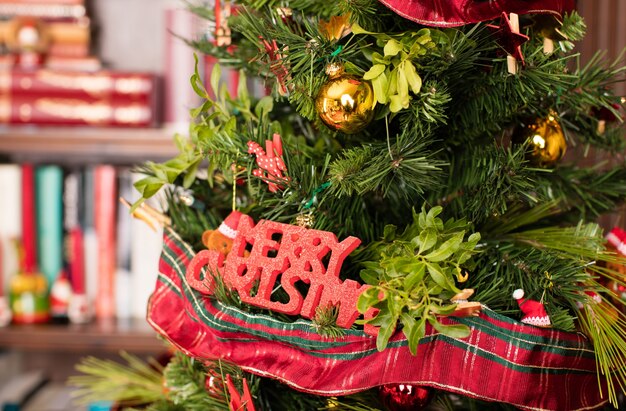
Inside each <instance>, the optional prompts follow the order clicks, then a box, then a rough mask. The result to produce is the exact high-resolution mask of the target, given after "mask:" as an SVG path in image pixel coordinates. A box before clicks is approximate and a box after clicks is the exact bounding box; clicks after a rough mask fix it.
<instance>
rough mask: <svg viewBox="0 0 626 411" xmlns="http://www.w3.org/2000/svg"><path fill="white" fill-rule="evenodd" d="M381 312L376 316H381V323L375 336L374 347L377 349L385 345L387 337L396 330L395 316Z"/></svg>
mask: <svg viewBox="0 0 626 411" xmlns="http://www.w3.org/2000/svg"><path fill="white" fill-rule="evenodd" d="M381 314H382V312H381V313H379V314H378V315H377V316H376V317H377V318H378V317H381V321H382V323H381V325H380V328H379V330H378V336H377V337H376V348H377V349H378V351H382V350H384V349H385V347H387V343H388V342H389V339H390V338H391V336H392V335H393V333H394V331H396V324H397V322H398V319H397V317H392V316H391V315H389V314H388V315H383V316H381Z"/></svg>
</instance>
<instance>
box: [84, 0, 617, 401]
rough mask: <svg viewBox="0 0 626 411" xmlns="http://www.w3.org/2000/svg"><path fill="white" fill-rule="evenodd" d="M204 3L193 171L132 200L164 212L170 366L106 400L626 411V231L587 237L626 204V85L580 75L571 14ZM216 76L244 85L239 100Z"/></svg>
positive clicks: (581, 27)
mask: <svg viewBox="0 0 626 411" xmlns="http://www.w3.org/2000/svg"><path fill="white" fill-rule="evenodd" d="M189 7H190V8H191V9H192V10H193V11H194V12H195V13H196V14H197V15H199V16H201V17H203V18H205V19H207V20H208V21H210V22H211V24H212V26H211V27H212V28H213V29H212V30H211V33H210V36H206V37H202V36H201V37H199V38H197V39H189V42H190V44H191V45H192V46H193V47H195V48H196V49H197V50H198V53H199V56H202V55H210V56H214V57H215V58H217V59H218V60H219V63H220V64H219V65H217V66H216V67H215V69H214V70H213V71H212V73H211V75H210V78H207V79H204V78H202V76H201V75H200V74H199V73H198V72H196V73H195V74H193V76H192V77H191V86H192V87H193V88H194V90H195V91H196V92H197V94H198V95H200V96H201V97H202V98H203V99H204V103H203V104H202V105H201V106H200V107H197V108H195V109H193V110H192V111H191V119H192V120H191V124H190V128H189V135H188V136H177V144H178V147H179V149H180V154H179V155H178V156H177V157H176V158H174V159H171V160H169V161H167V162H164V163H148V164H145V165H143V166H142V167H141V169H142V171H143V172H144V173H146V174H147V177H146V178H144V179H143V180H141V181H139V182H138V183H137V184H136V187H137V189H138V190H139V191H140V192H141V194H142V196H143V198H149V197H151V196H152V195H154V194H155V193H156V192H158V191H160V190H165V192H166V193H167V198H168V203H169V204H168V206H169V208H168V210H167V214H168V215H167V217H168V218H169V219H167V221H168V225H167V226H166V230H165V232H166V235H165V238H164V250H163V256H162V259H161V266H160V273H159V278H158V281H157V285H156V289H155V292H154V294H153V296H152V298H151V302H150V305H149V307H148V320H149V322H150V323H151V324H152V325H153V326H154V327H155V329H156V330H157V331H158V332H159V333H160V334H161V335H162V336H163V337H164V338H165V340H167V341H169V342H170V343H171V344H172V346H173V347H174V354H173V356H172V358H171V359H170V361H169V362H168V363H167V365H166V366H165V368H164V369H162V370H161V371H155V372H148V371H147V370H146V369H144V368H142V366H141V365H138V364H137V363H136V362H135V360H134V359H131V360H130V362H131V363H130V364H129V366H128V368H124V367H121V368H119V369H118V368H115V369H112V368H109V371H110V373H109V374H108V375H111V374H114V373H116V372H117V373H123V372H131V373H132V372H135V374H136V375H138V376H141V378H139V379H138V380H137V383H136V384H135V386H134V387H130V388H129V389H128V390H127V391H125V392H124V393H123V394H120V393H119V392H118V393H117V394H116V396H114V398H115V399H119V400H125V401H127V403H129V402H130V403H133V402H134V403H141V402H144V403H145V402H148V403H149V405H148V409H150V410H200V409H202V410H206V409H211V410H213V409H216V410H217V409H224V410H322V409H328V410H417V409H492V408H493V409H512V408H514V407H517V408H521V409H529V410H530V409H532V410H539V409H542V410H543V409H546V410H548V409H549V410H565V409H567V410H574V409H585V410H590V409H598V408H601V407H604V406H607V405H609V404H611V405H613V406H617V404H618V399H619V398H620V396H621V395H622V393H623V392H624V390H625V388H626V385H625V384H626V368H625V366H624V364H625V360H626V338H625V337H626V318H625V316H624V307H623V305H624V304H623V303H624V300H623V299H622V298H621V294H620V293H621V290H623V289H624V286H626V283H625V281H626V278H625V277H624V276H623V268H622V267H623V264H624V260H623V257H621V250H620V247H621V248H622V249H623V247H622V245H623V243H622V241H626V236H625V235H623V234H624V233H623V232H622V231H621V230H620V229H619V228H614V229H611V228H605V229H603V228H601V227H600V226H599V225H598V224H597V223H596V221H597V220H598V218H599V217H600V216H601V215H603V214H605V213H609V212H611V211H612V210H615V209H616V208H617V207H618V206H619V205H621V204H622V203H623V201H624V199H625V198H626V164H624V163H623V161H621V160H620V159H619V156H618V154H619V153H620V152H621V151H622V150H623V149H624V138H623V128H622V127H621V126H622V124H621V123H622V117H623V113H622V105H623V103H624V102H623V100H622V99H620V97H619V96H615V95H614V94H613V93H612V91H611V85H612V84H613V83H615V82H616V81H618V80H619V78H620V75H621V73H622V72H623V71H624V68H623V67H622V66H620V62H619V61H616V62H607V61H605V60H604V59H603V58H602V55H601V54H598V56H596V57H594V58H593V59H591V60H590V61H589V62H588V63H587V64H585V65H581V63H580V61H579V56H578V55H577V54H576V51H575V49H574V42H575V41H578V40H580V39H581V38H583V36H584V34H585V24H584V21H583V20H582V18H581V17H580V16H579V15H578V14H577V13H576V11H575V10H574V9H573V1H569V0H551V1H536V0H529V1H525V2H517V1H498V2H495V1H494V2H492V1H489V2H486V1H478V0H476V1H470V2H466V1H398V0H380V1H378V0H339V1H336V2H327V1H319V0H293V1H285V0H280V1H275V0H242V1H236V2H232V4H231V2H222V4H220V2H219V1H217V0H216V1H215V5H214V6H211V7H207V6H202V5H198V4H189ZM220 67H228V68H230V69H234V70H240V71H239V85H238V88H237V92H236V93H229V92H228V87H227V85H226V84H224V82H223V81H222V80H221V78H222V74H221V68H220ZM252 78H257V79H260V80H257V83H254V82H253V80H252ZM258 81H260V82H261V84H263V85H264V86H265V87H266V89H267V95H260V96H259V95H253V93H250V92H249V91H248V85H251V84H259V83H258ZM589 151H595V152H601V153H602V154H603V156H605V157H606V158H607V160H612V161H607V162H606V163H603V164H591V162H590V161H589V160H588V159H586V158H585V156H586V154H587V153H588V152H589ZM133 210H134V212H135V213H146V212H152V210H149V209H147V208H146V207H145V206H144V204H142V203H141V201H140V202H138V203H137V204H135V205H134V208H133ZM165 220H166V219H162V221H165ZM91 361H92V362H91V363H88V364H85V367H84V368H83V370H84V371H85V372H86V373H87V374H89V373H90V372H92V371H94V370H96V369H99V368H100V369H103V368H104V369H106V368H107V367H113V366H112V365H111V364H108V363H106V362H104V363H100V362H98V361H97V360H93V359H92V360H91ZM92 374H97V373H92ZM89 378H91V379H89ZM94 378H95V379H94ZM94 381H97V375H96V376H93V375H92V376H91V377H83V379H80V378H78V379H77V380H76V381H75V382H76V383H78V384H79V385H81V384H82V385H83V386H85V387H91V388H88V390H89V389H93V387H94V385H95V383H94ZM90 384H91V386H90ZM105 385H106V384H105ZM131 385H132V384H131ZM163 387H164V388H165V389H162V388H163ZM101 388H102V387H101ZM102 391H103V390H102V389H101V390H100V394H102ZM155 392H156V394H155Z"/></svg>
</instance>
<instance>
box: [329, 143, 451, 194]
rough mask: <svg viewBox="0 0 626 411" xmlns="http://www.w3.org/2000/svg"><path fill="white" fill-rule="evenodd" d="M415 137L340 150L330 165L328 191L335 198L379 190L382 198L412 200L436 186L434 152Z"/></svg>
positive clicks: (437, 164)
mask: <svg viewBox="0 0 626 411" xmlns="http://www.w3.org/2000/svg"><path fill="white" fill-rule="evenodd" d="M428 145H429V143H428V142H427V141H425V139H424V138H420V137H419V136H410V135H409V134H408V133H404V134H402V135H400V136H398V138H397V139H396V141H394V142H393V144H392V143H391V142H390V143H389V146H386V145H384V144H381V143H379V144H371V145H367V146H362V147H358V148H353V149H349V150H344V152H343V154H342V157H341V158H339V159H337V160H335V161H334V162H333V163H332V164H331V166H330V181H331V183H332V190H333V193H334V194H335V195H337V196H338V197H342V196H350V195H352V194H358V195H363V194H365V193H368V192H372V191H379V192H381V194H382V195H383V197H387V196H389V195H390V194H392V193H393V195H394V196H395V197H396V198H405V199H412V198H415V196H419V195H422V194H424V193H425V192H426V191H427V190H432V189H434V188H436V187H438V186H439V185H440V182H441V167H442V166H443V165H444V163H443V162H442V161H441V160H439V159H437V158H436V156H435V155H436V152H434V151H432V150H431V149H430V148H429V147H428Z"/></svg>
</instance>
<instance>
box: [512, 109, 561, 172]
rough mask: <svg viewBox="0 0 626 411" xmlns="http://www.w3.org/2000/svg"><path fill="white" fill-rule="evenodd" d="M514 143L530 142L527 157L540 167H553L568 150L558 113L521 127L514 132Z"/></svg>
mask: <svg viewBox="0 0 626 411" xmlns="http://www.w3.org/2000/svg"><path fill="white" fill-rule="evenodd" d="M513 143H514V144H524V143H527V144H528V152H527V153H526V158H527V159H528V161H530V163H531V164H533V165H535V166H539V167H552V166H554V165H555V164H556V163H557V162H558V161H559V160H560V159H561V158H563V156H564V155H565V151H566V150H567V142H566V141H565V135H564V134H563V129H562V128H561V124H559V122H558V120H557V117H556V114H555V113H550V114H549V115H548V117H546V118H542V119H538V120H536V121H535V122H534V123H532V124H529V125H527V126H525V127H520V128H519V129H518V130H516V132H515V133H514V134H513Z"/></svg>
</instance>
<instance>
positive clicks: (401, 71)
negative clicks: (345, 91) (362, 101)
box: [352, 24, 436, 113]
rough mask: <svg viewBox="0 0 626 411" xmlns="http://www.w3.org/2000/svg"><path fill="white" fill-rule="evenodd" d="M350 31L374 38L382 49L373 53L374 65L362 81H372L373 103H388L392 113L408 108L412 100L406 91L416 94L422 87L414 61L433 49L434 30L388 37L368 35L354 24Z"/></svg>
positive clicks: (385, 35) (370, 33)
mask: <svg viewBox="0 0 626 411" xmlns="http://www.w3.org/2000/svg"><path fill="white" fill-rule="evenodd" d="M352 32H353V33H354V34H369V35H371V36H374V37H375V38H376V45H377V46H379V47H382V48H383V54H380V53H378V52H373V53H372V55H371V59H372V63H373V65H372V67H371V68H370V69H369V70H368V71H367V72H366V73H365V74H364V75H363V79H365V80H371V82H372V88H373V89H374V97H375V98H376V101H377V102H378V103H381V104H387V103H389V110H390V111H391V112H393V113H397V112H398V111H400V110H402V109H405V108H408V107H409V102H410V101H411V98H410V96H409V91H411V92H412V93H413V94H418V93H419V91H420V89H421V88H422V78H421V77H420V75H419V74H418V73H417V68H416V65H415V61H416V60H417V59H418V58H420V57H422V56H425V55H426V54H427V53H428V51H429V50H432V49H434V48H435V47H436V43H435V41H433V37H432V35H433V31H432V30H430V29H426V28H424V29H420V30H418V31H415V32H413V31H409V32H406V33H403V34H401V35H389V34H386V33H373V32H369V31H366V30H364V29H363V28H362V27H360V26H359V25H358V24H354V25H353V26H352Z"/></svg>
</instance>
